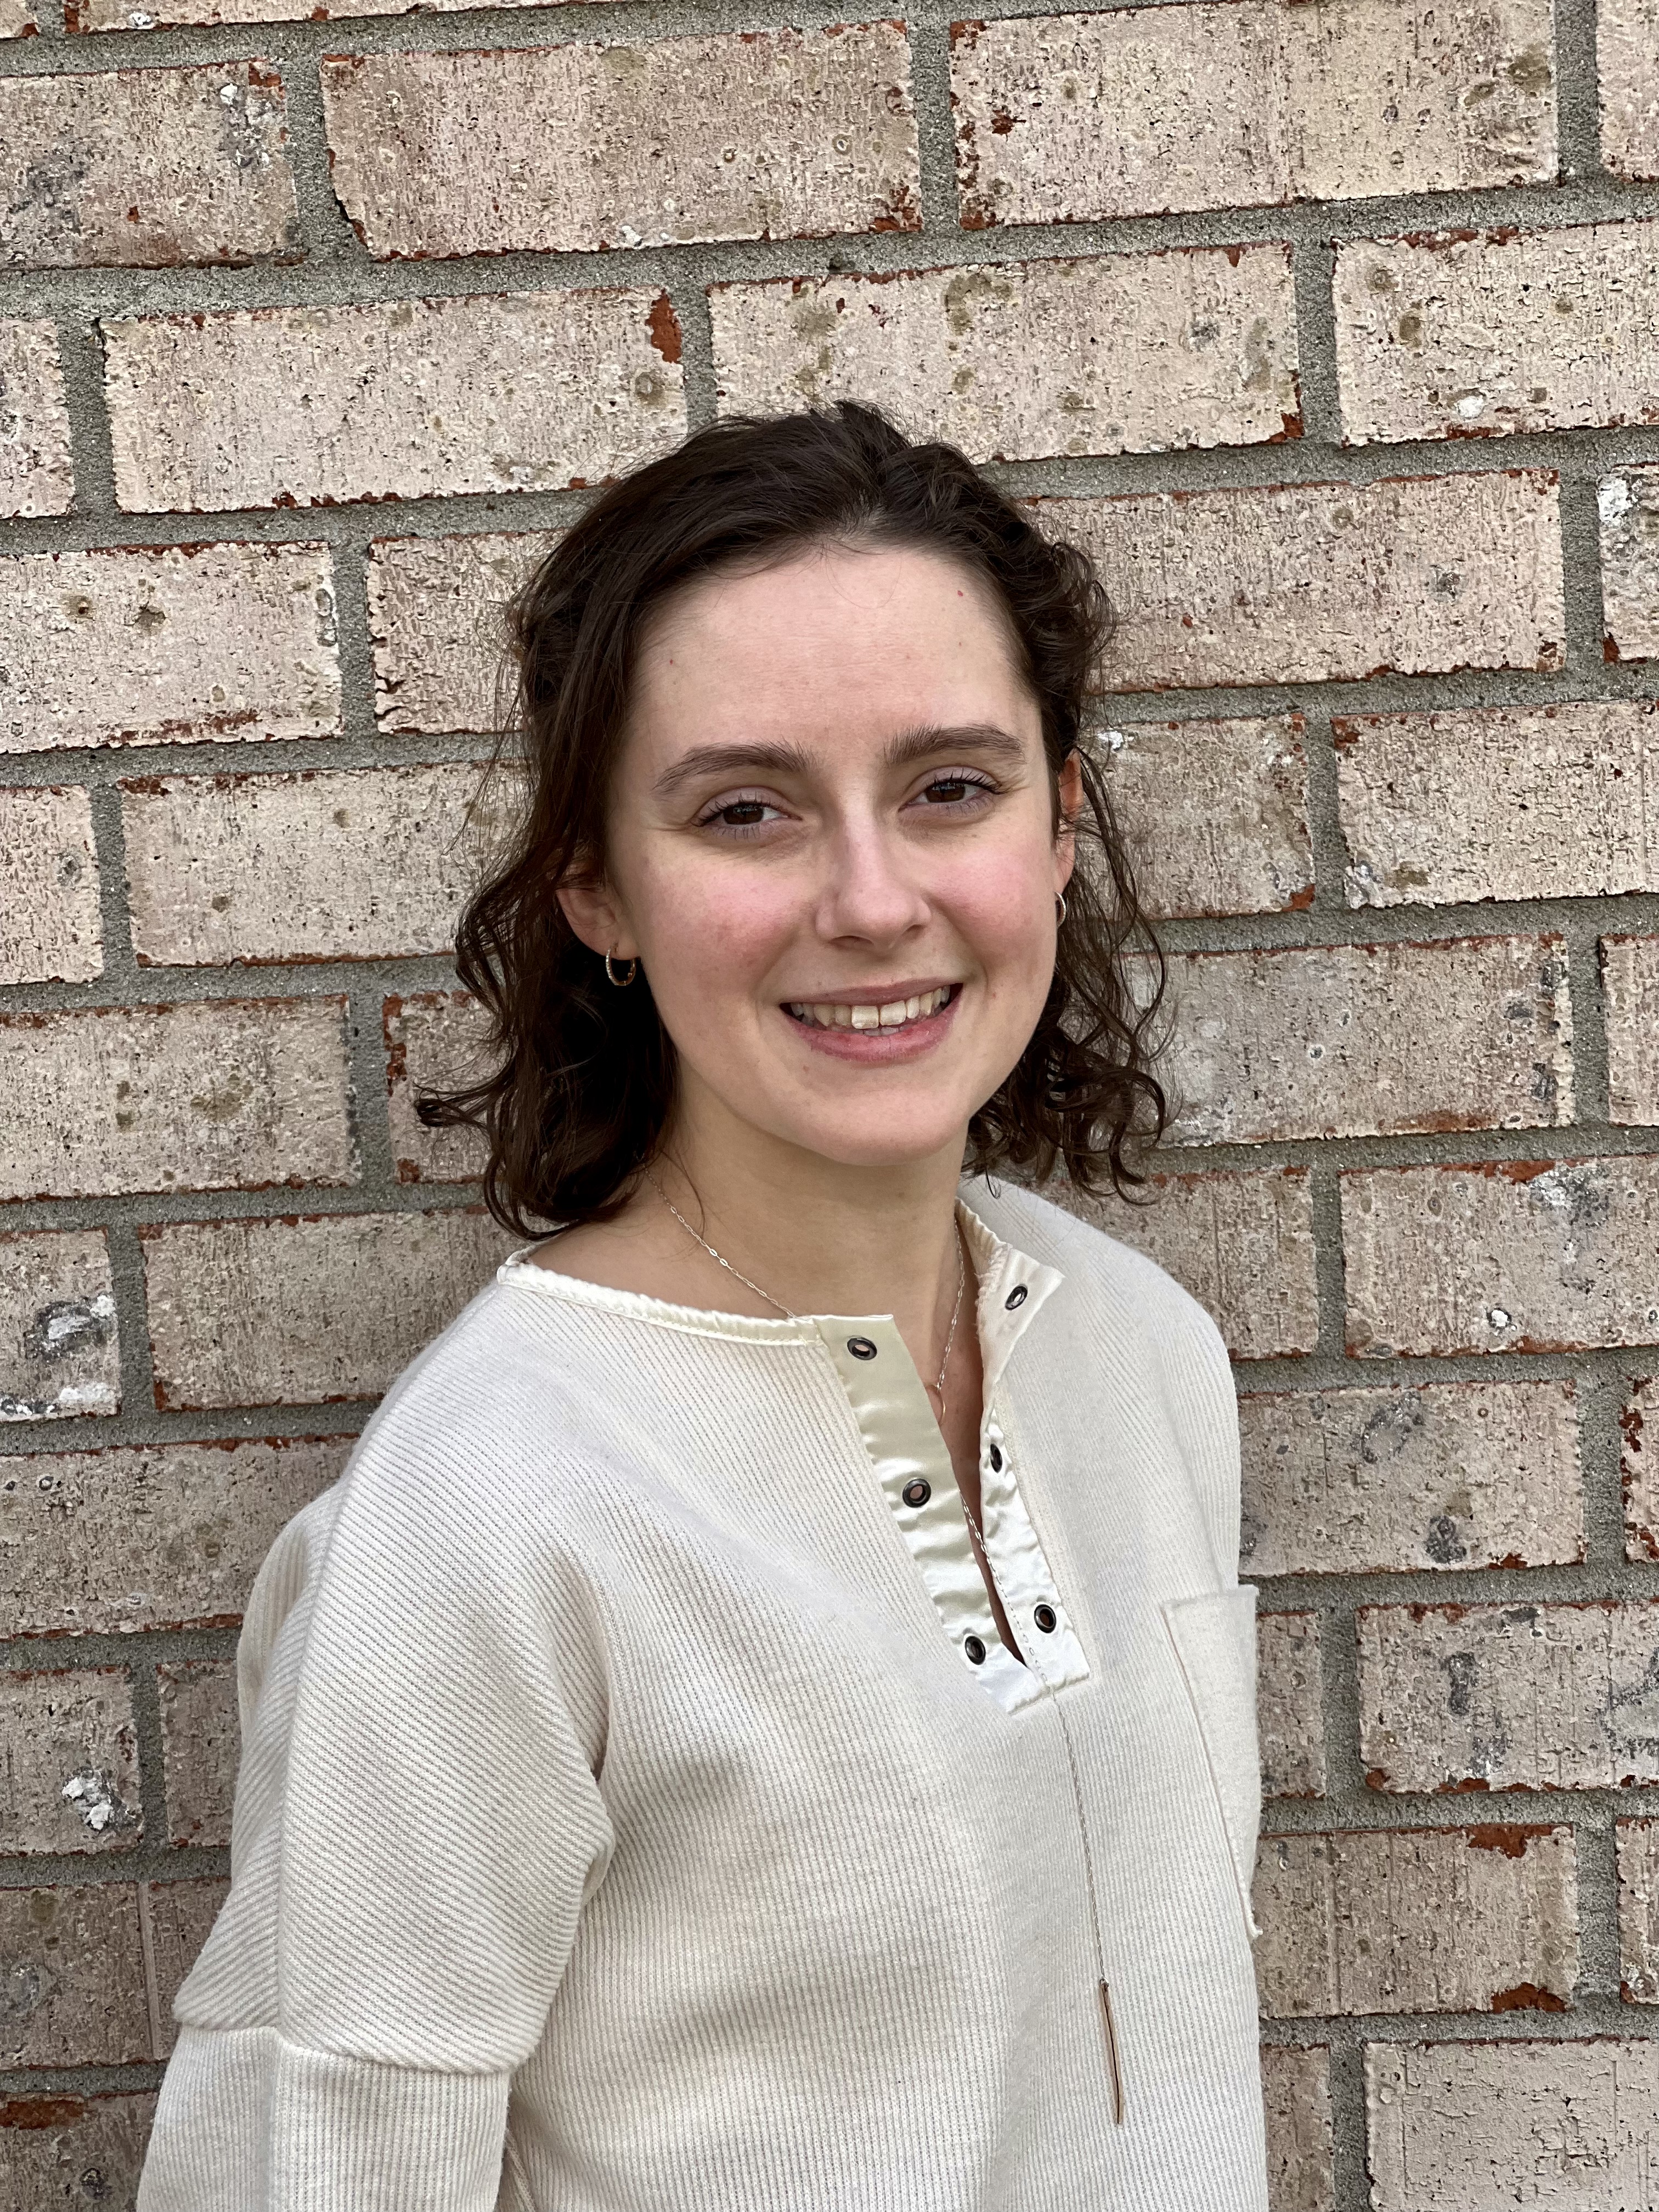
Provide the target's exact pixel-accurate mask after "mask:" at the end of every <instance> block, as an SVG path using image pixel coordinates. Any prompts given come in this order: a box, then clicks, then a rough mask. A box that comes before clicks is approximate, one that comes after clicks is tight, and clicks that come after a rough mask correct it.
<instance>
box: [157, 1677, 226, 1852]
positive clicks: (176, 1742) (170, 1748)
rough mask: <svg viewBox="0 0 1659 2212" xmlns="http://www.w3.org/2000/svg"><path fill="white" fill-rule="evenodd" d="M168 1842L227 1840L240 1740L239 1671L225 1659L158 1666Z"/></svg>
mask: <svg viewBox="0 0 1659 2212" xmlns="http://www.w3.org/2000/svg"><path fill="white" fill-rule="evenodd" d="M155 1680H156V1689H157V1691H158V1692H159V1694H160V1699H161V1747H162V1753H163V1756H164V1758H165V1760H166V1764H167V1841H168V1842H169V1843H172V1844H228V1842H229V1841H230V1814H231V1806H232V1802H233V1799H234V1791H235V1787H236V1763H237V1759H238V1758H239V1756H240V1750H241V1740H240V1732H239V1729H238V1724H237V1718H236V1669H235V1667H234V1663H233V1662H231V1661H229V1660H228V1659H226V1660H221V1659H186V1660H184V1661H181V1662H179V1664H178V1665H176V1666H163V1667H158V1668H156V1670H155Z"/></svg>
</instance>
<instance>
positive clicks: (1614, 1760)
mask: <svg viewBox="0 0 1659 2212" xmlns="http://www.w3.org/2000/svg"><path fill="white" fill-rule="evenodd" d="M1356 1626H1357V1632H1358V1644H1359V1738H1360V1748H1359V1755H1360V1759H1361V1761H1362V1763H1363V1764H1364V1767H1365V1770H1366V1779H1367V1781H1368V1782H1369V1783H1370V1786H1371V1788H1372V1789H1373V1790H1480V1789H1489V1790H1616V1789H1620V1788H1623V1787H1626V1786H1628V1785H1629V1784H1632V1783H1640V1784H1644V1783H1650V1782H1653V1781H1655V1780H1656V1779H1659V1692H1656V1690H1655V1687H1654V1684H1655V1681H1656V1680H1659V1607H1655V1606H1653V1605H1644V1604H1640V1603H1638V1602H1636V1601H1633V1600H1626V1601H1625V1603H1624V1604H1623V1605H1622V1606H1619V1605H1615V1604H1613V1602H1612V1601H1607V1602H1605V1603H1601V1604H1596V1605H1535V1604H1534V1605H1528V1604H1511V1605H1501V1606H1462V1605H1436V1606H1371V1607H1364V1608H1362V1610H1361V1612H1360V1613H1359V1616H1358V1622H1357V1624H1356Z"/></svg>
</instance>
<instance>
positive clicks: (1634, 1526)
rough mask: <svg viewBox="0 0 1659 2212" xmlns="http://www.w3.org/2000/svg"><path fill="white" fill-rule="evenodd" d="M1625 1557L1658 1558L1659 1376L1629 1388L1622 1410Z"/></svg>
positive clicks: (1621, 1468)
mask: <svg viewBox="0 0 1659 2212" xmlns="http://www.w3.org/2000/svg"><path fill="white" fill-rule="evenodd" d="M1619 1425H1620V1430H1621V1431H1623V1443H1622V1446H1621V1449H1620V1476H1621V1479H1622V1481H1623V1486H1624V1493H1625V1556H1626V1559H1659V1376H1645V1377H1644V1378H1642V1379H1640V1380H1638V1381H1636V1382H1633V1383H1631V1384H1630V1385H1629V1386H1628V1389H1627V1392H1626V1399H1625V1403H1624V1405H1623V1407H1621V1409H1620V1416H1619Z"/></svg>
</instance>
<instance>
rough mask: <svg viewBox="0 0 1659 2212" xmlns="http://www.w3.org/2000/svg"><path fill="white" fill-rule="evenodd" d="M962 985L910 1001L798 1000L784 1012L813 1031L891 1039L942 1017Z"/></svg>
mask: <svg viewBox="0 0 1659 2212" xmlns="http://www.w3.org/2000/svg"><path fill="white" fill-rule="evenodd" d="M961 988H962V986H961V985H960V984H959V983H943V984H940V985H939V987H937V988H935V989H933V990H928V991H917V992H913V993H911V994H910V995H909V996H908V997H907V998H902V999H899V998H896V999H887V1000H882V1001H880V1002H879V1003H877V1002H874V1001H872V1000H860V1001H856V1002H855V1001H854V1000H846V999H796V1000H790V1001H789V1002H788V1003H787V1004H786V1006H785V1007H784V1010H783V1011H784V1012H785V1013H787V1015H788V1016H789V1018H790V1019H791V1020H792V1021H796V1022H799V1023H800V1024H802V1025H803V1027H805V1028H806V1029H813V1030H851V1031H854V1032H856V1033H858V1034H860V1035H863V1036H868V1035H870V1034H872V1032H879V1033H881V1034H883V1035H885V1036H891V1035H893V1034H894V1033H895V1032H896V1031H897V1030H905V1029H908V1028H909V1026H910V1025H911V1024H912V1023H914V1022H926V1021H931V1020H932V1019H933V1016H934V1015H935V1014H939V1013H942V1012H944V1010H945V1007H946V1006H949V1005H950V1004H951V1000H953V999H954V998H955V997H956V996H957V993H958V992H959V991H960V989H961Z"/></svg>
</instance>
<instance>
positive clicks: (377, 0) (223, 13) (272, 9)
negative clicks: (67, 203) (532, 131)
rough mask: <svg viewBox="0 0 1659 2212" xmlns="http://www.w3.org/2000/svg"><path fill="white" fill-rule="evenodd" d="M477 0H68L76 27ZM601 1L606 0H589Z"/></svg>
mask: <svg viewBox="0 0 1659 2212" xmlns="http://www.w3.org/2000/svg"><path fill="white" fill-rule="evenodd" d="M473 4H474V0H338V4H337V5H336V6H331V5H330V4H329V0H150V4H149V6H148V7H147V8H135V7H134V6H132V5H131V0H65V10H66V13H67V15H68V17H69V25H70V29H71V30H72V31H150V30H158V29H161V28H164V27H169V26H171V25H173V24H175V23H279V22H295V21H298V22H312V23H326V22H329V21H339V20H340V19H341V18H342V17H349V16H353V15H410V14H412V13H415V12H416V11H418V12H419V13H421V14H422V15H425V14H428V13H431V14H438V15H441V14H446V13H447V12H449V11H450V10H452V9H456V8H463V7H471V6H472V5H473ZM491 4H492V5H493V6H495V7H499V8H530V7H539V6H556V5H558V4H560V0H491ZM589 4H590V5H592V6H599V5H600V4H601V0H589Z"/></svg>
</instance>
